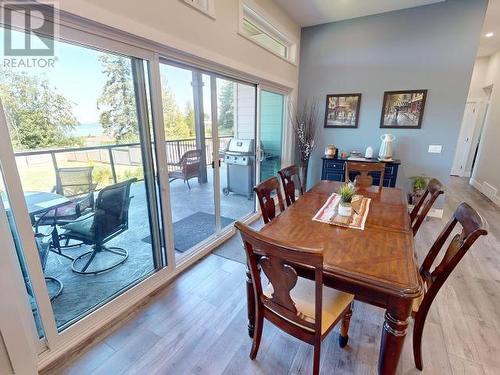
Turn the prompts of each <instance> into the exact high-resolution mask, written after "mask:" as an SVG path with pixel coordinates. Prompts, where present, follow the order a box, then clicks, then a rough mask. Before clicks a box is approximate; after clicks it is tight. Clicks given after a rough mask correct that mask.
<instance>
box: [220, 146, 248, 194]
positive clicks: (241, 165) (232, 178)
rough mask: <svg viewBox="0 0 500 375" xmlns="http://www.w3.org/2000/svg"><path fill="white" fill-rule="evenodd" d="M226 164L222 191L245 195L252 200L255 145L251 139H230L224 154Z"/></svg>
mask: <svg viewBox="0 0 500 375" xmlns="http://www.w3.org/2000/svg"><path fill="white" fill-rule="evenodd" d="M224 162H225V163H226V172H227V186H226V187H225V188H223V189H222V193H223V194H224V195H229V193H234V194H240V195H246V196H247V197H248V199H252V198H253V192H252V188H253V185H254V173H253V171H254V165H255V143H254V140H253V139H239V138H232V139H231V140H230V141H229V143H228V145H227V148H226V151H225V152H224Z"/></svg>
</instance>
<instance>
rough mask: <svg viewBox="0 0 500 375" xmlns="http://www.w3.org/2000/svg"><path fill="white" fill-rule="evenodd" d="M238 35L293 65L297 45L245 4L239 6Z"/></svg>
mask: <svg viewBox="0 0 500 375" xmlns="http://www.w3.org/2000/svg"><path fill="white" fill-rule="evenodd" d="M240 13H241V16H240V30H239V33H240V34H241V35H242V36H244V37H245V38H247V39H249V40H251V41H252V42H254V43H257V44H259V45H260V46H262V47H264V48H265V49H267V50H269V51H270V52H272V53H274V54H275V55H278V56H279V57H281V58H284V59H285V60H288V61H290V62H292V63H295V58H296V49H297V44H296V43H294V42H293V41H292V40H291V38H289V37H287V36H285V34H284V33H283V32H281V31H280V30H278V28H276V26H274V25H273V23H271V22H270V21H269V20H267V19H266V18H265V17H264V16H262V15H261V14H259V13H258V12H257V11H255V10H254V9H252V8H250V7H249V6H248V5H247V4H242V5H241V12H240Z"/></svg>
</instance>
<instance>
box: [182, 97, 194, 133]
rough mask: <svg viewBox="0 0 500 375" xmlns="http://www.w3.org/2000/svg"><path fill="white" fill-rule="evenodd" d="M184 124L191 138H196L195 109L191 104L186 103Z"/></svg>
mask: <svg viewBox="0 0 500 375" xmlns="http://www.w3.org/2000/svg"><path fill="white" fill-rule="evenodd" d="M184 122H185V123H186V125H187V127H188V128H189V136H190V137H191V138H194V137H196V130H195V119H194V109H193V105H192V104H191V102H187V103H186V108H185V109H184Z"/></svg>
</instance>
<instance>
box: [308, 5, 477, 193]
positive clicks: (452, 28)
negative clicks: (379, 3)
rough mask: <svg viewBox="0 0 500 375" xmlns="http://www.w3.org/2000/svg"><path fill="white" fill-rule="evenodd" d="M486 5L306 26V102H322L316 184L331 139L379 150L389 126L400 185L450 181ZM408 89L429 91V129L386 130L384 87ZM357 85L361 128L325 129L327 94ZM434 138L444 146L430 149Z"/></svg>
mask: <svg viewBox="0 0 500 375" xmlns="http://www.w3.org/2000/svg"><path fill="white" fill-rule="evenodd" d="M486 5H487V1H486V0H448V1H446V2H443V3H438V4H434V5H428V6H424V7H418V8H412V9H406V10H402V11H396V12H390V13H385V14H379V15H374V16H367V17H362V18H357V19H353V20H347V21H341V22H334V23H330V24H324V25H319V26H312V27H308V28H304V29H302V36H301V56H300V78H299V103H303V102H304V100H312V99H316V100H318V101H319V102H320V108H321V119H320V123H319V124H318V127H319V134H318V143H317V145H318V147H317V148H316V151H315V154H314V155H313V157H312V159H311V161H310V165H309V170H310V175H309V180H308V185H309V186H311V185H312V184H314V183H315V182H317V181H318V180H319V179H320V178H321V159H320V157H321V155H322V154H323V152H324V148H325V146H326V145H328V144H334V145H336V146H337V147H338V148H340V149H344V150H347V151H350V150H353V149H356V150H361V151H363V152H364V150H365V149H366V147H367V146H372V147H373V148H374V150H375V152H376V153H377V154H378V149H379V147H380V139H379V138H380V135H381V134H384V133H392V134H394V135H395V136H396V137H397V140H396V147H395V157H397V158H399V159H401V160H402V166H401V168H400V172H399V175H398V186H400V187H403V188H408V186H409V183H408V177H411V176H413V175H417V174H426V175H429V176H435V177H438V178H439V179H441V180H443V182H446V181H447V180H448V177H449V172H450V170H451V165H452V162H453V157H454V153H455V148H456V142H457V138H458V132H459V129H460V124H461V121H462V115H463V111H464V106H465V102H466V98H467V92H468V87H469V82H470V79H471V75H472V68H473V65H474V59H475V54H476V50H477V47H478V43H479V36H480V33H481V27H482V22H483V18H484V13H485V11H486ZM404 89H427V90H428V94H427V102H426V106H425V113H424V118H423V123H422V128H421V129H420V130H413V129H412V130H404V129H380V128H379V126H380V115H381V108H382V99H383V93H384V91H390V90H404ZM350 92H352V93H356V92H360V93H362V99H361V109H360V118H359V127H358V128H357V129H324V128H323V118H322V116H323V115H324V110H325V100H326V95H327V94H335V93H337V94H341V93H350ZM430 144H437V145H443V151H442V153H441V154H429V153H427V149H428V146H429V145H430Z"/></svg>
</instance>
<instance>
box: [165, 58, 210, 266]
mask: <svg viewBox="0 0 500 375" xmlns="http://www.w3.org/2000/svg"><path fill="white" fill-rule="evenodd" d="M160 76H161V93H162V104H163V120H164V129H165V139H166V152H167V163H168V174H169V181H170V205H171V210H172V222H173V228H172V229H173V237H174V248H175V257H176V260H181V259H182V258H184V257H186V256H187V255H189V254H191V253H192V251H193V249H194V247H195V246H196V245H198V244H200V243H201V242H203V241H204V240H206V239H207V238H209V237H210V236H212V235H213V234H214V233H215V231H216V227H215V200H214V181H213V180H214V179H213V175H214V174H213V171H214V170H213V168H212V161H213V142H212V120H211V111H210V108H211V106H210V98H211V93H210V76H209V75H207V74H203V73H201V72H199V71H196V70H192V69H188V68H181V67H177V66H173V65H168V64H164V63H162V64H160Z"/></svg>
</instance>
